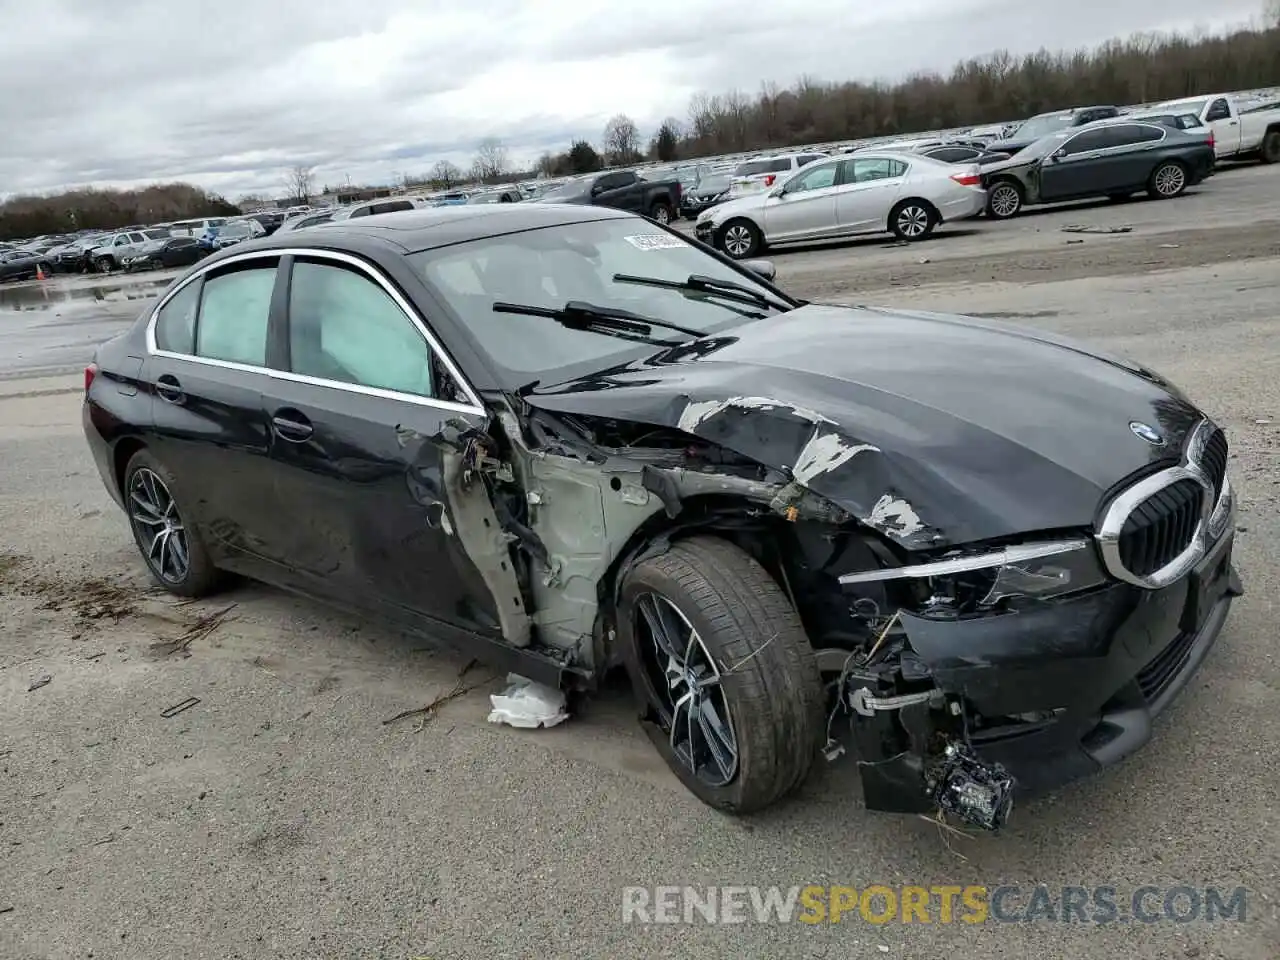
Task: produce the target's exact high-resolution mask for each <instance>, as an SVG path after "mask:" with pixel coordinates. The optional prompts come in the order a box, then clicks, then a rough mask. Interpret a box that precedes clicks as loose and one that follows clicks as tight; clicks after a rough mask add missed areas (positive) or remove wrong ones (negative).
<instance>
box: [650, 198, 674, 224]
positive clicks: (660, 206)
mask: <svg viewBox="0 0 1280 960" xmlns="http://www.w3.org/2000/svg"><path fill="white" fill-rule="evenodd" d="M649 219H650V220H653V221H654V222H656V223H660V224H662V225H663V226H666V225H667V224H669V223H670V222H671V219H672V217H671V205H670V204H669V203H667V202H666V201H665V200H659V201H658V202H657V203H655V204H654V205H653V206H652V207H650V208H649Z"/></svg>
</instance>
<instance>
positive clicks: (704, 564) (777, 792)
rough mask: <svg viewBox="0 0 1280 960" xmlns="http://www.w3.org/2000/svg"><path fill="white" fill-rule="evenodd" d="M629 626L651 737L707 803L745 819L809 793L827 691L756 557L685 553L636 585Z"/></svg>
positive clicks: (626, 655) (630, 579) (702, 549)
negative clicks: (804, 790)
mask: <svg viewBox="0 0 1280 960" xmlns="http://www.w3.org/2000/svg"><path fill="white" fill-rule="evenodd" d="M618 626H619V638H620V640H621V647H622V650H621V652H622V657H623V660H624V662H625V663H626V666H627V672H628V673H629V675H630V677H631V682H632V686H633V689H634V691H635V694H636V698H637V700H638V702H639V704H640V707H641V711H642V720H643V721H645V727H646V730H647V732H648V733H649V735H650V737H651V738H652V739H653V741H654V745H655V746H656V747H657V748H658V751H659V752H660V753H661V754H662V756H663V758H664V759H665V760H666V762H667V764H668V765H669V766H670V767H671V769H672V771H673V772H674V773H675V774H676V776H677V777H679V778H680V780H681V782H682V783H684V785H685V786H686V787H687V788H688V789H689V790H690V791H691V792H692V793H693V794H694V795H695V796H697V797H698V798H699V799H700V800H702V801H703V802H704V803H706V804H708V805H710V806H712V807H715V808H717V809H719V810H724V811H726V812H729V813H734V814H744V813H749V812H751V811H754V810H760V809H763V808H764V807H767V806H769V805H771V804H773V803H775V802H777V801H778V800H780V799H782V798H783V797H784V796H786V795H787V794H789V793H791V792H792V791H794V790H795V789H796V788H797V787H798V786H799V785H800V784H801V783H803V782H804V780H805V778H806V777H807V776H808V774H809V770H810V767H811V765H812V762H813V759H814V757H815V756H816V754H817V752H818V748H819V747H820V746H821V743H822V731H823V723H824V720H823V707H822V704H823V699H822V698H823V694H822V683H821V679H820V676H819V673H818V668H817V664H816V662H815V660H814V656H813V651H812V649H811V648H810V646H809V641H808V638H807V637H806V636H805V632H804V627H803V626H802V625H801V623H800V618H799V616H798V615H797V614H796V611H795V610H794V608H793V607H792V606H791V604H790V602H789V601H788V600H787V597H786V594H785V593H783V591H782V590H781V589H780V588H779V586H778V584H777V583H776V582H775V581H774V580H773V578H772V577H771V576H770V575H769V574H768V572H767V571H766V570H765V569H764V568H763V567H762V566H761V565H760V564H759V563H757V562H756V561H755V560H754V559H753V558H752V557H751V556H749V555H748V554H747V553H746V552H744V551H743V550H741V549H739V548H738V547H737V546H735V545H734V544H732V543H729V542H728V541H726V540H722V539H719V538H716V537H693V538H691V539H688V540H682V541H679V542H677V543H676V544H675V545H674V546H672V547H671V548H670V549H669V550H668V551H667V552H666V553H664V554H661V555H660V556H656V557H652V558H650V559H648V560H645V561H643V562H641V563H639V564H637V565H636V566H635V568H634V569H632V570H631V571H630V572H629V573H628V574H627V575H626V578H625V580H624V581H623V584H622V591H621V603H620V606H619V616H618Z"/></svg>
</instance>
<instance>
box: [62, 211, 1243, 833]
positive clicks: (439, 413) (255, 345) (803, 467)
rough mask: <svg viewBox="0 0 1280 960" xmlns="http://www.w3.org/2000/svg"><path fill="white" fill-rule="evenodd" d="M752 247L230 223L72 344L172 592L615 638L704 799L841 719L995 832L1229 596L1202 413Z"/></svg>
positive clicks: (821, 749) (793, 756)
mask: <svg viewBox="0 0 1280 960" xmlns="http://www.w3.org/2000/svg"><path fill="white" fill-rule="evenodd" d="M772 275H773V274H772V268H771V267H770V266H769V265H768V264H765V263H754V264H752V263H742V264H735V263H733V262H731V261H729V260H727V259H725V258H723V257H721V256H719V255H718V254H716V253H714V252H713V251H710V250H708V249H707V248H705V247H703V246H701V245H700V244H697V243H695V242H691V241H689V240H686V239H685V238H683V237H681V236H680V235H679V234H677V233H674V232H672V231H671V230H668V229H666V228H665V227H662V226H658V225H656V224H654V223H652V222H650V221H648V220H646V219H644V218H641V217H637V216H634V215H631V214H627V213H623V212H620V211H614V210H609V209H604V208H598V207H574V206H558V205H548V204H544V205H538V206H532V207H530V206H526V205H510V206H503V205H493V206H487V207H486V206H481V207H475V206H470V207H456V208H439V209H432V210H424V211H414V212H405V213H398V214H388V215H384V216H375V217H368V218H364V219H362V220H359V221H350V222H346V223H343V224H341V225H336V226H333V227H326V228H324V229H321V230H315V231H310V232H308V233H307V234H306V235H305V236H304V235H303V234H298V233H291V234H285V235H280V236H278V237H274V238H267V239H262V240H256V241H250V242H248V243H245V244H242V245H240V246H237V247H235V248H234V249H232V250H227V251H224V252H221V253H218V254H215V255H214V256H212V257H210V258H208V259H207V260H204V261H202V262H201V263H200V264H198V265H196V266H195V267H194V268H193V269H191V270H190V271H188V272H187V273H186V274H185V275H183V276H181V277H179V278H178V279H177V280H176V281H175V282H174V283H173V285H172V286H171V287H170V288H169V289H168V290H167V291H166V293H165V294H164V295H163V297H162V298H161V300H160V301H159V303H158V304H157V305H156V306H155V308H154V309H149V310H148V311H147V312H146V314H145V315H144V316H142V317H140V318H139V319H138V321H137V323H136V325H135V326H134V327H133V328H132V329H131V330H130V331H129V332H127V333H125V334H123V335H121V336H120V337H117V338H116V339H114V340H111V341H109V342H107V343H105V344H103V345H102V346H101V347H100V348H99V350H98V352H97V355H96V357H95V360H94V363H93V364H92V365H90V367H89V368H88V369H87V370H86V376H85V384H86V395H85V403H84V426H85V432H86V435H87V437H88V440H89V445H90V447H91V448H92V451H93V455H94V458H95V459H96V461H97V465H98V468H99V469H100V471H101V474H102V478H103V481H104V482H105V484H106V486H107V488H108V489H109V490H110V492H111V493H112V495H113V496H114V497H115V498H116V499H117V501H119V503H120V504H121V505H122V507H123V508H124V511H125V514H126V516H127V518H128V522H129V524H130V527H131V529H132V532H133V536H134V538H135V540H136V542H137V545H138V547H139V549H140V552H141V554H142V556H143V558H144V560H145V562H146V564H147V566H148V567H149V569H150V571H151V573H152V574H153V575H154V577H155V578H156V579H157V580H158V581H159V582H160V584H162V585H163V586H164V587H165V588H167V589H168V590H170V591H172V592H173V593H175V594H179V595H183V596H199V595H203V594H206V593H208V592H210V591H212V590H214V589H216V588H217V587H218V586H219V585H220V584H221V583H222V582H223V575H224V574H225V573H228V572H230V573H237V574H241V575H245V576H248V577H252V578H256V579H259V580H263V581H266V582H269V583H272V584H276V585H279V586H281V587H284V588H287V589H291V590H294V591H299V592H302V593H304V594H307V595H310V596H312V597H315V598H317V599H319V600H323V601H326V602H331V603H335V604H339V605H341V606H344V607H346V608H349V609H351V610H353V611H357V612H358V613H360V614H363V615H369V616H375V617H378V618H380V619H382V620H383V621H385V622H388V623H390V624H394V625H397V626H400V627H403V628H407V629H408V630H411V631H416V632H419V633H422V634H425V635H429V636H432V637H435V638H439V639H444V640H447V641H450V642H451V643H453V644H456V645H458V646H460V647H462V648H464V649H465V650H468V651H470V652H471V653H472V654H473V655H475V656H477V657H479V658H481V659H485V660H488V661H490V662H493V663H495V664H496V665H500V666H502V667H505V668H507V669H510V670H513V671H516V672H518V673H521V674H523V675H525V676H528V677H530V678H532V679H535V680H539V681H542V682H546V683H551V684H558V685H561V686H563V687H570V688H576V689H590V688H591V687H592V686H594V685H595V684H596V683H597V682H598V681H599V679H600V677H601V676H602V675H603V674H604V673H605V672H606V671H607V670H608V669H609V668H611V667H614V666H621V667H623V668H625V670H626V671H627V673H628V674H629V676H630V678H631V681H632V684H633V686H634V689H635V692H636V695H637V699H638V703H639V710H640V719H641V722H642V723H643V725H644V727H645V729H646V730H647V731H648V733H649V735H650V737H651V738H652V740H653V741H654V743H655V745H656V747H657V749H658V750H659V751H661V753H662V755H663V756H664V758H665V759H666V761H667V762H668V763H669V764H670V766H671V768H672V769H673V770H674V771H675V772H676V774H677V775H678V776H679V777H680V779H681V780H682V781H683V782H684V783H685V784H686V785H687V786H688V787H689V789H691V790H692V791H693V792H694V793H695V794H696V795H697V796H698V797H700V798H701V799H702V800H704V801H705V802H707V803H709V804H711V805H713V806H715V807H718V808H720V809H723V810H727V811H732V812H747V811H751V810H755V809H759V808H761V807H764V806H766V805H768V804H770V803H773V802H774V801H776V800H778V799H780V798H781V797H783V796H784V795H786V794H788V793H789V792H790V791H792V790H793V789H794V788H795V787H797V786H798V785H799V784H800V783H801V782H802V781H803V780H804V779H805V777H806V776H807V774H808V773H809V771H810V769H811V767H812V765H813V764H814V762H815V761H816V760H818V759H819V758H821V757H823V756H824V755H825V756H826V757H827V758H828V759H834V758H835V757H837V756H839V755H841V754H842V753H845V752H846V750H847V752H848V753H849V754H851V755H852V757H853V758H854V759H855V760H856V762H857V763H858V764H859V767H860V771H861V775H862V781H863V787H864V797H865V802H866V805H867V807H868V808H870V809H875V810H885V811H897V812H926V811H934V810H938V809H941V810H944V811H949V812H951V813H954V814H956V815H958V816H959V817H961V818H963V819H964V820H965V821H967V822H970V823H974V824H978V825H980V826H984V827H989V828H996V827H999V826H1000V825H1001V823H1003V822H1004V820H1005V819H1006V818H1007V816H1008V813H1009V809H1010V805H1011V803H1012V798H1013V796H1014V794H1015V793H1017V792H1019V791H1027V792H1035V791H1038V790H1043V789H1046V788H1051V787H1053V786H1055V785H1057V784H1060V783H1063V782H1065V781H1067V780H1070V779H1073V778H1076V777H1078V776H1081V775H1084V774H1087V773H1089V772H1091V771H1095V770H1097V769H1099V768H1101V767H1103V766H1106V765H1108V764H1111V763H1114V762H1116V761H1118V760H1119V759H1121V758H1122V757H1124V756H1126V755H1127V754H1129V753H1131V752H1132V751H1133V750H1135V749H1136V748H1138V747H1140V746H1141V745H1142V744H1143V743H1144V742H1146V741H1147V739H1148V738H1149V737H1150V736H1151V721H1152V718H1153V717H1154V716H1155V715H1157V714H1159V713H1160V712H1161V711H1162V710H1163V709H1164V708H1165V707H1166V706H1167V705H1168V704H1169V702H1170V701H1171V699H1172V698H1173V697H1175V696H1176V695H1177V694H1178V692H1179V691H1180V690H1182V689H1183V688H1184V687H1185V686H1186V685H1187V681H1188V679H1189V677H1190V676H1191V675H1192V674H1193V673H1194V672H1195V671H1196V669H1197V668H1198V667H1199V665H1200V664H1201V662H1202V661H1203V660H1204V658H1205V656H1206V654H1207V653H1208V651H1209V649H1210V647H1211V646H1212V645H1213V643H1214V641H1215V640H1216V638H1217V636H1218V634H1219V632H1220V631H1221V630H1222V627H1223V623H1224V621H1225V619H1226V616H1227V611H1228V608H1229V606H1230V604H1231V601H1232V598H1233V597H1235V596H1236V595H1238V594H1239V592H1240V585H1239V581H1238V579H1237V577H1236V574H1235V572H1234V570H1233V568H1232V564H1231V549H1232V541H1233V535H1234V524H1233V516H1234V511H1235V507H1234V498H1233V494H1232V489H1231V485H1230V483H1229V481H1228V479H1227V476H1226V465H1227V441H1226V437H1225V436H1224V433H1223V431H1222V430H1221V429H1220V428H1219V427H1218V426H1217V425H1215V424H1214V423H1213V421H1212V420H1210V419H1209V418H1208V417H1207V416H1206V415H1205V414H1204V413H1202V412H1201V411H1200V410H1199V409H1197V408H1196V407H1195V406H1194V405H1193V404H1192V403H1191V401H1190V400H1188V399H1187V397H1185V396H1184V395H1183V394H1182V393H1181V392H1179V391H1178V389H1177V388H1176V387H1174V386H1172V385H1171V384H1169V383H1167V382H1166V381H1164V380H1163V379H1161V378H1160V377H1159V376H1158V375H1157V374H1155V373H1153V372H1152V371H1150V370H1147V369H1145V368H1143V367H1142V366H1139V365H1137V364H1134V363H1131V362H1129V361H1126V360H1123V359H1119V358H1115V357H1109V356H1102V355H1100V354H1098V353H1097V352H1096V351H1093V350H1091V349H1090V348H1088V347H1085V346H1082V345H1079V344H1076V343H1073V342H1070V341H1067V340H1062V339H1059V338H1057V337H1054V336H1052V335H1050V334H1047V333H1044V332H1041V331H1034V330H1025V329H1020V328H1015V327H1010V326H1005V325H1001V324H997V323H993V322H987V321H982V320H977V319H971V318H964V317H951V316H942V315H934V314H921V313H906V312H889V311H884V310H879V309H871V308H850V307H838V306H823V305H818V304H809V303H804V302H802V301H798V300H796V299H794V298H793V297H791V296H789V295H787V294H786V293H785V292H783V291H782V290H780V289H779V288H778V287H776V286H775V285H774V284H773V283H772V282H771V278H772Z"/></svg>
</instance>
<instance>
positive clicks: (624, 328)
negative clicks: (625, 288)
mask: <svg viewBox="0 0 1280 960" xmlns="http://www.w3.org/2000/svg"><path fill="white" fill-rule="evenodd" d="M493 312H494V313H515V314H519V315H521V316H525V317H546V318H547V319H548V320H554V321H556V322H557V323H559V324H560V325H561V326H563V327H568V328H569V329H571V330H589V331H591V332H592V333H603V334H605V335H607V336H611V337H618V338H619V339H621V340H635V341H638V342H640V343H652V344H655V345H657V346H661V347H674V346H680V345H681V344H682V343H684V342H685V341H683V340H676V341H672V340H663V339H661V338H659V337H655V336H653V335H652V334H653V328H654V327H663V328H665V329H667V330H674V331H675V332H676V333H683V334H685V335H687V336H689V337H692V338H693V339H695V340H697V339H699V338H701V337H702V336H704V334H703V332H702V331H701V330H694V329H693V328H692V327H682V326H680V325H679V324H676V323H668V322H667V321H666V320H655V319H653V318H652V317H646V316H642V315H641V314H638V313H632V312H631V311H630V310H623V309H621V308H619V307H598V306H596V305H595V304H592V303H586V302H584V301H582V300H570V301H569V302H568V303H566V304H565V305H564V306H563V307H559V308H556V307H535V306H532V305H530V304H526V303H505V302H503V301H497V302H495V303H494V305H493Z"/></svg>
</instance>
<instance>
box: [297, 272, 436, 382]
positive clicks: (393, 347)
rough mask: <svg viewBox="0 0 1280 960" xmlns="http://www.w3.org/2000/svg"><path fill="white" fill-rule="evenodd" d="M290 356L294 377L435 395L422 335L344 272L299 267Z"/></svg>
mask: <svg viewBox="0 0 1280 960" xmlns="http://www.w3.org/2000/svg"><path fill="white" fill-rule="evenodd" d="M289 354H290V362H291V367H292V370H293V372H294V373H298V374H302V375H304V376H308V377H318V378H319V379H322V380H334V381H337V382H339V383H350V384H357V385H359V386H363V387H373V388H376V389H380V390H393V391H395V392H397V393H407V394H412V395H414V396H419V397H431V396H434V395H435V392H434V389H433V387H434V384H433V382H432V381H433V377H432V357H431V348H430V347H429V346H428V345H427V342H426V340H425V339H424V338H423V336H422V334H421V332H420V331H419V330H418V328H417V327H416V326H414V324H413V322H412V321H411V320H410V319H409V318H408V317H407V316H406V315H405V313H404V311H403V310H401V309H400V307H399V306H398V305H397V304H396V302H395V301H394V300H393V299H391V297H390V296H389V295H388V294H387V292H386V291H385V290H383V289H382V288H381V287H379V286H378V285H377V284H375V283H374V282H373V281H372V280H370V279H369V278H368V277H365V276H363V275H362V274H359V273H357V272H355V271H354V270H348V269H346V268H345V267H335V266H330V265H328V264H321V263H311V262H307V261H300V262H298V263H296V264H294V267H293V282H292V283H291V285H290V293H289Z"/></svg>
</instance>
